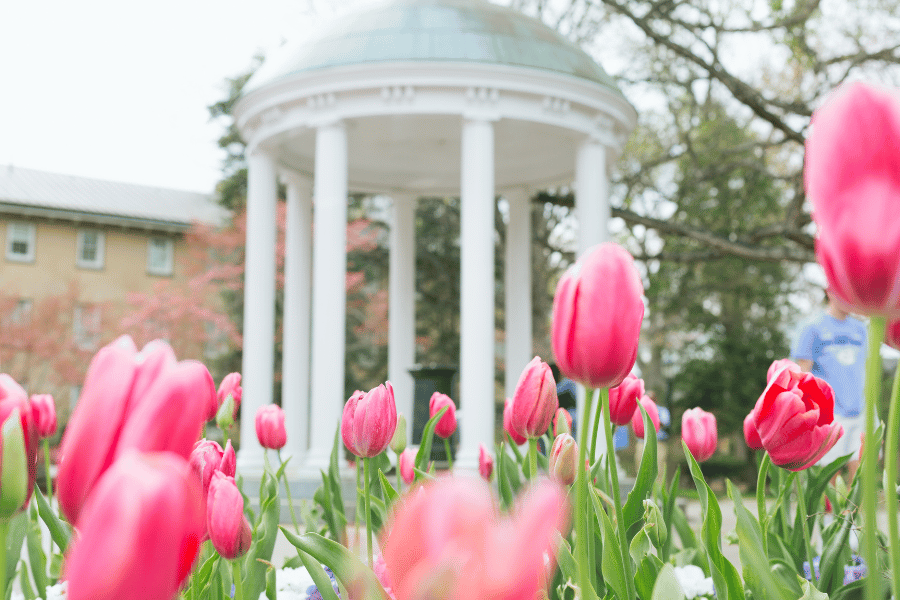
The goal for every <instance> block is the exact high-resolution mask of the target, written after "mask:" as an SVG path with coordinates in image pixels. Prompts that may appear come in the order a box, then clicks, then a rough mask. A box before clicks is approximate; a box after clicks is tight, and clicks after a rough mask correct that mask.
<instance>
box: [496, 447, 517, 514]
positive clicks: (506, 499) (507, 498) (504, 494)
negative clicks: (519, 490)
mask: <svg viewBox="0 0 900 600" xmlns="http://www.w3.org/2000/svg"><path fill="white" fill-rule="evenodd" d="M505 446H506V444H504V443H502V442H501V443H499V444H497V445H496V446H495V448H496V452H497V490H498V491H499V492H500V503H501V506H502V508H503V509H508V508H509V507H511V506H512V504H513V501H514V496H513V491H512V484H511V483H510V481H509V477H510V476H509V473H507V467H506V463H507V462H509V457H508V456H507V455H506V448H505Z"/></svg>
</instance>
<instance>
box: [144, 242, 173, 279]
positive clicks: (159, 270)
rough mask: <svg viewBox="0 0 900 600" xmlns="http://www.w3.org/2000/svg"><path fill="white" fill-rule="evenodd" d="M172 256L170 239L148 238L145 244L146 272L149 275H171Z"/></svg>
mask: <svg viewBox="0 0 900 600" xmlns="http://www.w3.org/2000/svg"><path fill="white" fill-rule="evenodd" d="M173 254H174V244H173V243H172V238H165V237H152V238H150V241H149V242H148V243H147V272H148V273H150V274H151V275H171V274H172V255H173Z"/></svg>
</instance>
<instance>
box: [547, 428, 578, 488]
mask: <svg viewBox="0 0 900 600" xmlns="http://www.w3.org/2000/svg"><path fill="white" fill-rule="evenodd" d="M577 467H578V444H577V443H576V442H575V438H573V437H572V436H571V435H569V434H568V433H561V434H559V435H558V436H556V439H555V440H553V447H552V448H551V449H550V456H549V472H550V476H551V477H552V478H553V479H554V480H555V481H558V482H559V483H561V484H563V485H572V484H573V483H575V477H576V476H577V475H578V468H577Z"/></svg>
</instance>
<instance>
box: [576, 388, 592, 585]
mask: <svg viewBox="0 0 900 600" xmlns="http://www.w3.org/2000/svg"><path fill="white" fill-rule="evenodd" d="M593 399H594V390H590V389H589V390H586V393H585V395H584V408H583V409H582V418H581V421H579V427H578V439H579V443H578V464H579V465H583V464H584V461H585V454H586V453H587V443H588V427H587V423H588V421H589V419H590V414H591V403H592V402H593ZM576 472H577V473H578V476H577V478H576V479H575V498H576V501H575V543H576V544H578V547H577V548H576V550H577V556H576V560H577V561H578V562H577V564H578V570H577V571H578V587H580V588H581V594H579V599H580V600H596V599H597V593H596V592H595V591H594V586H593V585H591V571H590V569H592V568H593V565H592V564H591V562H590V559H589V558H588V544H589V543H590V542H589V540H590V537H589V536H591V535H593V533H592V532H590V531H589V528H588V510H587V509H588V489H587V486H588V480H587V472H586V469H576Z"/></svg>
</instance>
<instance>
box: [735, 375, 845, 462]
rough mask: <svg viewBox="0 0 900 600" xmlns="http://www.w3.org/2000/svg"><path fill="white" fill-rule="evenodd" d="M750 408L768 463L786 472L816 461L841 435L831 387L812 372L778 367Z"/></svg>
mask: <svg viewBox="0 0 900 600" xmlns="http://www.w3.org/2000/svg"><path fill="white" fill-rule="evenodd" d="M753 410H754V411H755V412H756V430H757V432H758V433H759V439H760V440H761V442H762V445H763V447H764V448H765V449H766V451H767V452H768V453H769V456H770V457H771V459H772V463H773V464H776V465H778V466H779V467H784V468H785V469H788V470H790V471H801V470H803V469H806V468H808V467H811V466H812V465H814V464H816V462H818V460H819V459H820V458H822V457H823V456H825V454H826V453H827V452H828V451H829V450H831V448H832V446H834V445H835V443H837V441H838V439H839V438H840V437H841V436H842V435H843V434H844V428H843V427H842V426H841V425H840V424H839V423H835V422H834V392H833V391H832V390H831V386H829V385H828V384H827V383H825V382H824V381H822V380H821V379H819V378H818V377H816V376H814V375H813V374H812V373H797V372H794V371H790V370H787V369H782V370H781V371H779V373H778V374H777V375H776V376H775V377H773V378H772V381H770V382H769V384H768V385H767V386H766V389H765V391H764V392H763V394H762V396H761V397H760V399H759V401H758V402H757V405H756V407H755V408H754V409H753ZM751 414H752V413H751Z"/></svg>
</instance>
